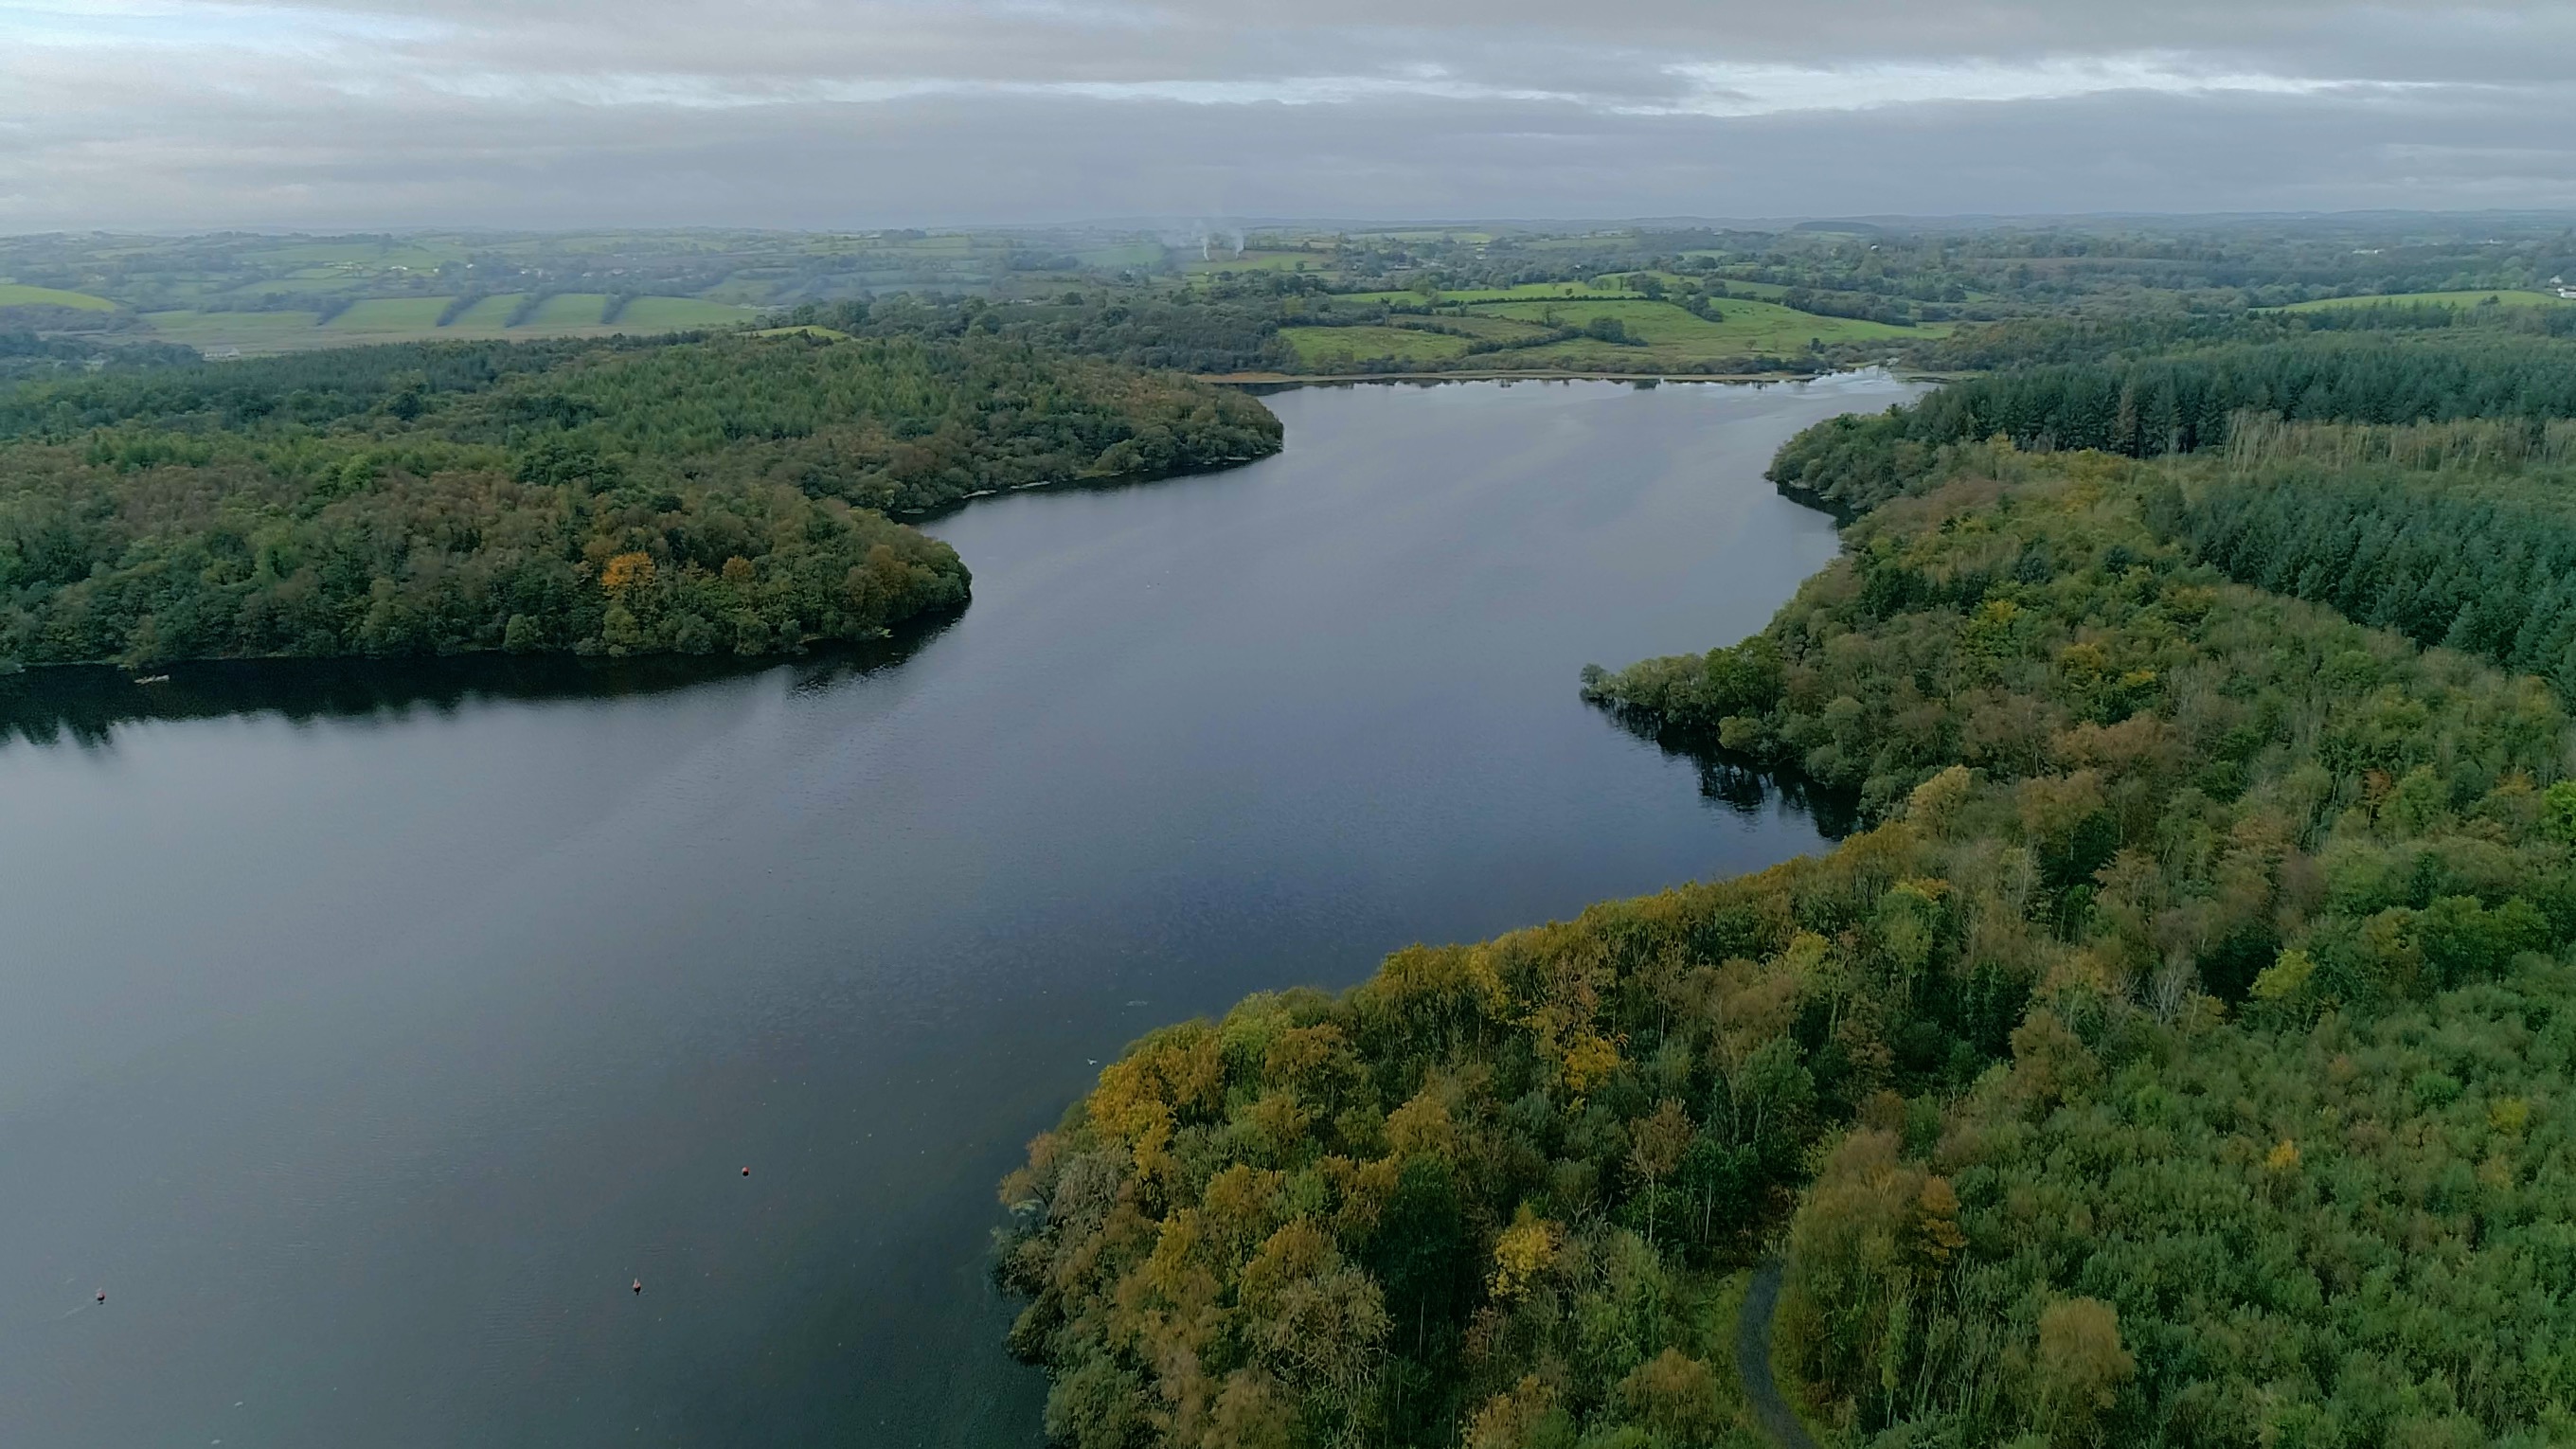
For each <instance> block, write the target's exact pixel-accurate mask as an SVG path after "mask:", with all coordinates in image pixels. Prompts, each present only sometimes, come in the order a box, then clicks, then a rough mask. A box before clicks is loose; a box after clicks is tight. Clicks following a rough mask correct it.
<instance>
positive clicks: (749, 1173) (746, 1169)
mask: <svg viewBox="0 0 2576 1449" xmlns="http://www.w3.org/2000/svg"><path fill="white" fill-rule="evenodd" d="M742 1175H743V1176H745V1177H749V1176H751V1169H750V1168H748V1167H746V1168H744V1169H743V1170H742Z"/></svg>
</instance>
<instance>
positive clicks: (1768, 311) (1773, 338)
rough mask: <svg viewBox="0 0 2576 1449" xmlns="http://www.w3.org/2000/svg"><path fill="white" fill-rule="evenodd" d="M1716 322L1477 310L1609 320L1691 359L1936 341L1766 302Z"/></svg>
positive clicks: (1527, 308)
mask: <svg viewBox="0 0 2576 1449" xmlns="http://www.w3.org/2000/svg"><path fill="white" fill-rule="evenodd" d="M1717 308H1718V314H1719V317H1720V318H1721V320H1719V321H1716V322H1710V321H1707V320H1706V319H1704V318H1701V317H1697V316H1694V315H1692V314H1691V313H1689V312H1686V311H1684V310H1682V309H1681V308H1680V307H1677V306H1675V305H1674V304H1672V303H1670V302H1647V301H1642V300H1641V301H1627V300H1619V299H1612V300H1607V301H1591V300H1587V299H1584V298H1580V297H1578V298H1572V299H1568V300H1565V301H1561V302H1502V303H1496V304H1494V305H1492V306H1489V307H1480V308H1479V309H1478V310H1479V311H1482V312H1487V313H1489V314H1491V315H1494V316H1498V317H1510V318H1514V319H1517V320H1520V321H1524V322H1544V321H1546V320H1547V318H1548V316H1549V315H1550V314H1554V315H1555V316H1556V317H1558V318H1560V319H1562V320H1563V321H1564V323H1565V325H1567V326H1569V327H1580V326H1583V325H1584V324H1585V323H1587V322H1589V321H1591V320H1592V319H1593V318H1595V317H1615V318H1617V319H1619V321H1620V323H1621V324H1622V325H1624V326H1625V327H1627V329H1628V330H1629V331H1630V332H1632V333H1634V334H1635V335H1636V336H1637V337H1638V338H1640V339H1641V340H1643V341H1644V342H1645V343H1646V345H1647V346H1648V347H1650V348H1655V349H1659V350H1660V349H1672V350H1678V351H1680V352H1683V353H1685V354H1687V355H1689V356H1692V357H1694V358H1719V357H1740V356H1743V355H1744V354H1746V353H1750V352H1762V353H1771V354H1775V355H1776V354H1778V353H1782V352H1790V351H1803V350H1805V348H1806V346H1807V341H1808V339H1810V338H1814V339H1816V340H1817V341H1820V342H1825V343H1829V344H1830V343H1837V342H1876V341H1880V340H1883V339H1893V338H1910V337H1938V336H1940V335H1942V332H1943V331H1945V330H1946V329H1944V328H1940V327H1938V326H1931V325H1927V326H1922V327H1891V326H1889V325H1887V324H1886V323H1884V322H1862V321H1857V320H1855V319H1852V318H1848V317H1818V316H1815V315H1814V314H1812V313H1807V312H1796V311H1792V310H1790V309H1789V308H1787V307H1783V306H1780V305H1778V304H1777V303H1772V302H1753V301H1744V300H1730V301H1725V302H1720V303H1718V304H1717Z"/></svg>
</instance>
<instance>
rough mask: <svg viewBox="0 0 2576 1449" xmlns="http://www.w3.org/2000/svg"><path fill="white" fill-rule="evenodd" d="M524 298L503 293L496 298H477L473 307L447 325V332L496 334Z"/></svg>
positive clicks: (458, 314) (521, 294)
mask: <svg viewBox="0 0 2576 1449" xmlns="http://www.w3.org/2000/svg"><path fill="white" fill-rule="evenodd" d="M524 296H525V294H523V293H519V292H504V293H502V294H501V295H499V296H497V297H483V298H479V299H477V300H476V301H475V303H474V305H473V306H471V307H468V308H466V309H465V310H464V311H462V312H459V313H457V314H456V320H455V321H453V322H450V323H448V324H447V330H448V331H450V332H498V331H500V330H501V327H502V325H503V324H504V323H506V322H508V321H509V320H510V314H511V313H513V312H516V311H518V310H519V303H520V302H521V301H522V300H523V298H524Z"/></svg>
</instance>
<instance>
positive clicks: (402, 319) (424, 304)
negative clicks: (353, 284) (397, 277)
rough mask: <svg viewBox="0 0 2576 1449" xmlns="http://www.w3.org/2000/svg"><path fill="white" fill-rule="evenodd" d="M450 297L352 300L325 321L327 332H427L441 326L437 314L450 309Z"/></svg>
mask: <svg viewBox="0 0 2576 1449" xmlns="http://www.w3.org/2000/svg"><path fill="white" fill-rule="evenodd" d="M453 300H455V299H454V298H451V297H377V298H372V299H370V300H368V301H364V302H355V303H352V304H350V306H349V309H348V310H347V311H345V312H342V313H341V314H340V315H339V316H337V317H334V318H332V319H331V320H330V321H328V322H325V323H323V324H322V326H323V330H325V331H328V332H380V333H398V334H406V333H415V332H428V331H430V330H432V329H434V328H436V327H437V326H438V314H439V313H441V312H444V311H446V310H447V304H448V303H449V302H451V301H453Z"/></svg>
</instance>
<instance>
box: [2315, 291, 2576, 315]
mask: <svg viewBox="0 0 2576 1449" xmlns="http://www.w3.org/2000/svg"><path fill="white" fill-rule="evenodd" d="M2490 301H2491V302H2494V303H2495V304H2496V305H2497V306H2499V307H2551V306H2561V305H2566V304H2565V303H2564V302H2563V300H2562V299H2561V298H2559V297H2558V296H2556V295H2554V294H2552V293H2549V292H2513V291H2496V290H2489V291H2484V292H2391V293H2387V294H2385V295H2373V296H2367V297H2319V298H2318V299H2317V300H2315V301H2313V302H2293V303H2291V304H2290V305H2289V306H2287V307H2283V308H2280V309H2278V310H2280V311H2283V312H2323V311H2328V310H2331V309H2334V308H2338V307H2372V306H2378V305H2380V304H2382V303H2386V304H2389V305H2394V306H2404V305H2408V304H2417V305H2425V306H2437V307H2477V306H2482V305H2484V304H2486V303H2488V302H2490Z"/></svg>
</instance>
